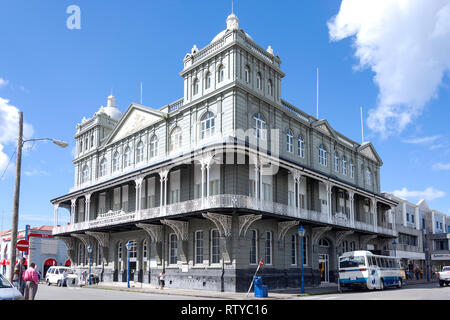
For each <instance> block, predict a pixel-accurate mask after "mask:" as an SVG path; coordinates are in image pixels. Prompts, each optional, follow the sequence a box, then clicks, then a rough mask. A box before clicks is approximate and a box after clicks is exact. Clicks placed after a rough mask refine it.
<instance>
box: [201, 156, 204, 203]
mask: <svg viewBox="0 0 450 320" xmlns="http://www.w3.org/2000/svg"><path fill="white" fill-rule="evenodd" d="M200 165H201V170H202V182H201V186H200V188H201V190H202V195H201V198H202V203H203V198H204V197H205V164H204V163H203V162H201V163H200Z"/></svg>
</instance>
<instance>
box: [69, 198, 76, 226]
mask: <svg viewBox="0 0 450 320" xmlns="http://www.w3.org/2000/svg"><path fill="white" fill-rule="evenodd" d="M76 207H77V199H71V206H70V224H71V225H73V224H75V213H76Z"/></svg>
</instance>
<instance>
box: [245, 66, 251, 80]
mask: <svg viewBox="0 0 450 320" xmlns="http://www.w3.org/2000/svg"><path fill="white" fill-rule="evenodd" d="M244 81H245V82H246V83H250V67H249V66H246V67H245V68H244Z"/></svg>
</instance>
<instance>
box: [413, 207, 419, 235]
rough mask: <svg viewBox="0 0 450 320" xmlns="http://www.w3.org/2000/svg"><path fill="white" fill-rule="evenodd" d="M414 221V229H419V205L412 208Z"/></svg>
mask: <svg viewBox="0 0 450 320" xmlns="http://www.w3.org/2000/svg"><path fill="white" fill-rule="evenodd" d="M414 219H415V220H414V222H415V224H416V229H417V230H420V213H419V207H415V208H414Z"/></svg>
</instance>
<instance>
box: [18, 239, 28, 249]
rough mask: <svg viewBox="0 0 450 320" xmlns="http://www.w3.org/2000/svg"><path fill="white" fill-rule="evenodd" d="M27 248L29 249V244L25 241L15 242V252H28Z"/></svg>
mask: <svg viewBox="0 0 450 320" xmlns="http://www.w3.org/2000/svg"><path fill="white" fill-rule="evenodd" d="M29 247H30V244H29V242H28V241H27V240H20V241H17V245H16V248H17V250H19V251H28V249H29Z"/></svg>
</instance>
